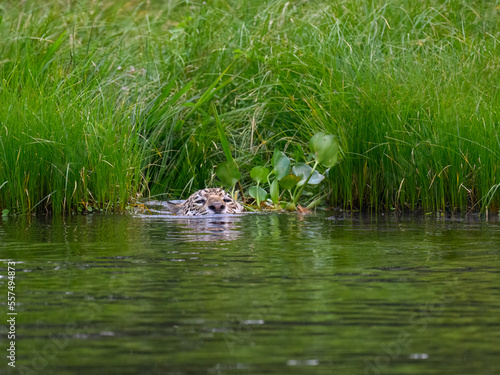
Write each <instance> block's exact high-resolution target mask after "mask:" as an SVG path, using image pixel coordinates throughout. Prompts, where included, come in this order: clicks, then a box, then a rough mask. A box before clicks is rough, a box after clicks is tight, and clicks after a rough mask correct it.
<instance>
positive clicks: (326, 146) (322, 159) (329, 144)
mask: <svg viewBox="0 0 500 375" xmlns="http://www.w3.org/2000/svg"><path fill="white" fill-rule="evenodd" d="M309 148H310V149H311V152H312V153H313V154H314V158H315V159H316V161H317V162H318V163H319V164H321V165H324V166H325V167H327V168H330V167H333V166H334V165H335V164H336V163H337V158H338V155H339V144H338V142H337V141H336V140H335V137H334V136H333V135H331V134H325V133H323V132H320V133H316V134H315V135H314V136H313V137H312V138H311V141H310V142H309ZM310 183H312V182H310Z"/></svg>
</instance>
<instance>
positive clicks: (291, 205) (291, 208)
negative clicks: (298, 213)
mask: <svg viewBox="0 0 500 375" xmlns="http://www.w3.org/2000/svg"><path fill="white" fill-rule="evenodd" d="M296 209H297V207H295V203H293V202H289V203H288V204H287V205H286V207H285V210H287V211H295V210H296Z"/></svg>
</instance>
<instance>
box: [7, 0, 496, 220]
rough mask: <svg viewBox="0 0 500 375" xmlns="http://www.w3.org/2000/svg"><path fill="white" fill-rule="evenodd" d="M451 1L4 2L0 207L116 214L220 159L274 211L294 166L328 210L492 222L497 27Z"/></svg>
mask: <svg viewBox="0 0 500 375" xmlns="http://www.w3.org/2000/svg"><path fill="white" fill-rule="evenodd" d="M466 5H467V6H464V2H460V1H458V2H457V1H451V0H444V1H438V0H430V1H427V2H408V1H406V0H396V1H393V2H387V1H380V0H376V1H372V2H366V1H361V0H352V1H347V2H331V1H323V0H320V1H319V2H301V3H297V4H295V3H293V2H285V1H281V0H272V1H262V0H257V1H252V2H233V3H231V7H228V6H227V2H225V1H222V0H214V1H211V2H207V4H203V2H195V3H193V2H174V3H172V2H138V1H125V0H118V1H104V2H99V3H97V2H91V1H90V0H83V1H80V2H78V3H75V4H72V5H71V6H66V5H64V4H63V5H61V6H54V5H53V4H51V3H50V2H33V1H29V2H17V3H16V2H7V3H6V4H5V5H4V9H3V12H2V14H3V18H2V21H1V22H2V23H1V24H0V38H1V40H2V43H1V44H0V55H1V56H2V59H1V60H2V61H1V63H0V75H1V77H2V80H1V82H0V209H1V210H3V209H9V210H10V212H11V213H22V212H35V211H37V212H48V211H52V212H70V211H72V212H76V211H78V210H81V211H82V212H86V211H89V209H88V208H89V207H90V208H94V209H95V208H99V209H104V210H123V209H125V207H126V206H127V204H128V203H129V202H130V201H133V200H134V199H137V198H138V197H141V196H143V195H147V196H149V195H158V196H160V198H161V197H166V196H165V195H166V194H168V195H172V194H175V195H184V196H185V195H187V194H188V193H189V192H191V191H193V190H196V189H198V188H200V187H204V186H206V185H207V184H210V183H212V184H213V178H214V176H213V165H221V163H222V162H224V161H228V162H233V161H234V163H235V164H236V165H237V166H239V168H240V169H241V171H242V172H244V179H240V182H241V184H242V187H243V189H244V190H245V191H246V190H248V188H249V186H250V185H251V184H252V182H251V178H250V177H249V174H248V171H249V170H250V169H251V168H252V167H253V166H255V165H261V166H269V164H268V163H269V162H270V165H271V166H272V170H271V173H270V175H268V176H267V184H268V185H269V189H268V190H269V192H270V193H271V194H270V195H271V199H272V201H273V203H274V204H277V202H278V200H279V199H280V197H281V198H282V195H283V194H280V191H279V190H280V187H281V189H284V188H283V187H282V184H281V181H282V180H283V179H285V178H287V177H286V176H287V175H288V174H289V173H290V167H291V164H298V163H304V164H307V165H308V166H310V167H311V169H313V170H316V169H317V168H320V171H321V172H322V174H324V175H326V176H327V178H325V180H324V181H323V182H322V184H320V185H319V187H322V186H325V187H327V189H325V194H326V195H327V196H326V198H325V199H326V201H327V203H328V204H329V205H341V206H343V207H345V208H352V209H357V208H368V209H373V210H380V209H391V208H398V209H401V210H404V209H409V210H411V209H416V208H422V209H424V210H426V211H431V210H455V209H468V210H469V209H490V210H497V209H498V208H499V207H500V189H498V184H499V181H500V168H498V165H499V161H500V152H499V151H498V150H499V142H498V139H499V137H500V129H499V127H498V126H497V125H498V123H499V122H500V110H499V107H500V101H499V98H500V95H499V94H500V89H499V87H498V79H499V76H498V69H496V67H498V56H500V43H498V42H497V38H496V35H497V34H498V33H500V17H498V9H497V6H496V5H495V2H471V3H467V4H466ZM212 19H217V20H218V22H210V20H212ZM318 132H321V133H324V134H334V135H335V140H336V141H337V142H338V150H341V151H338V150H336V149H335V147H336V146H334V147H326V145H327V144H328V142H329V139H330V140H331V139H333V138H332V137H331V136H329V137H326V138H325V135H317V136H316V137H313V138H312V139H311V136H312V135H314V134H316V133H318ZM276 148H277V149H278V150H281V151H275V149H276ZM308 148H309V149H310V150H311V152H312V153H313V155H312V156H313V158H312V159H311V158H310V157H309V156H310V155H308V152H307V150H308ZM273 151H274V152H273ZM285 154H286V155H288V157H287V156H285ZM338 157H341V158H342V163H339V164H338V165H335V166H333V167H331V168H332V169H331V170H330V172H329V173H328V174H327V173H325V172H324V170H323V169H321V168H329V166H330V165H334V164H335V161H336V158H338ZM315 164H317V165H316V167H315V166H314V165H315ZM269 169H271V168H269ZM216 174H218V173H216ZM231 175H232V177H233V178H232V179H231V182H234V180H235V179H236V174H229V176H231ZM314 176H316V175H314ZM219 178H220V177H219ZM238 178H239V177H238ZM311 179H312V181H313V182H314V181H315V180H314V178H313V177H312V175H311ZM221 180H222V179H221ZM276 180H278V181H279V182H278V183H275V182H274V181H276ZM302 180H303V179H302ZM225 184H226V185H228V186H229V184H228V183H225ZM261 184H262V187H263V188H267V187H268V185H266V181H262V183H261ZM273 184H274V185H273ZM233 186H234V185H233ZM259 186H260V185H259ZM271 186H272V188H271ZM307 186H309V187H307ZM303 188H304V189H306V188H308V189H312V190H313V191H314V193H315V194H317V192H318V189H316V190H314V189H315V188H314V186H311V184H310V183H309V182H308V183H307V184H306V183H305V181H304V184H302V186H297V185H295V186H294V187H292V188H291V189H295V190H294V191H292V195H293V196H294V198H297V197H300V195H301V194H302V192H303V191H304V190H303ZM291 189H290V190H291ZM285 190H288V189H285ZM297 199H298V198H297ZM294 200H295V199H294Z"/></svg>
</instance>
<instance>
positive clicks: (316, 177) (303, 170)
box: [292, 163, 325, 186]
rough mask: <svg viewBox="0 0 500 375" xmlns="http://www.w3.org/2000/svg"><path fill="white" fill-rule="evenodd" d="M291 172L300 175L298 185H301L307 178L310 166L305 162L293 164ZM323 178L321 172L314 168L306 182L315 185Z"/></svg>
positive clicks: (310, 170) (310, 169)
mask: <svg viewBox="0 0 500 375" xmlns="http://www.w3.org/2000/svg"><path fill="white" fill-rule="evenodd" d="M292 172H293V174H294V175H296V176H299V177H300V181H299V183H298V185H299V186H302V185H304V183H305V182H306V180H307V178H308V177H309V175H310V174H311V172H312V168H311V167H310V166H308V165H307V164H303V163H299V164H297V165H294V166H293V168H292ZM324 178H325V176H323V175H322V174H319V173H318V171H316V170H315V171H314V172H313V174H312V176H311V178H310V179H309V181H308V182H307V183H308V184H309V185H317V184H319V183H320V182H321V181H323V179H324Z"/></svg>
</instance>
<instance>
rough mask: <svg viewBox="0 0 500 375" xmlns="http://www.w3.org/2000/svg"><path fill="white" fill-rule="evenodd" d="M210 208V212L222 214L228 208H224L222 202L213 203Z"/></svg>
mask: <svg viewBox="0 0 500 375" xmlns="http://www.w3.org/2000/svg"><path fill="white" fill-rule="evenodd" d="M208 208H209V210H211V211H213V212H214V213H216V214H220V213H222V211H224V209H225V208H226V206H224V203H222V202H212V203H211V204H210V205H209V206H208Z"/></svg>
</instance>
